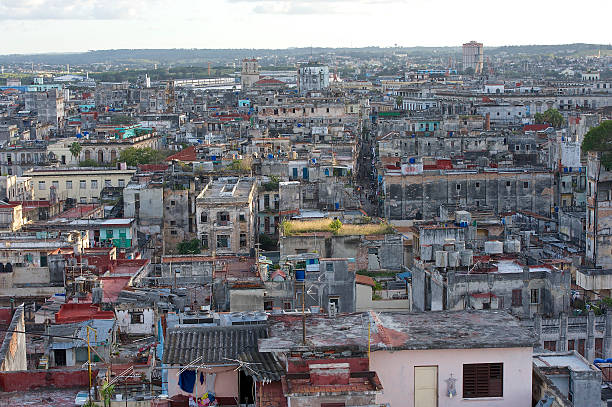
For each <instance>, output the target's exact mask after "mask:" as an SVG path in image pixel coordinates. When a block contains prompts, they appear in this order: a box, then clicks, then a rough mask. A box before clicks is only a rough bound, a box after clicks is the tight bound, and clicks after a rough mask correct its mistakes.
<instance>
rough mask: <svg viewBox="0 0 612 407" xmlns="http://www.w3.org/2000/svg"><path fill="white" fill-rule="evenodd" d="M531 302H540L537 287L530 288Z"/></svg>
mask: <svg viewBox="0 0 612 407" xmlns="http://www.w3.org/2000/svg"><path fill="white" fill-rule="evenodd" d="M530 302H531V304H539V303H540V290H539V289H537V288H533V289H532V290H531V301H530Z"/></svg>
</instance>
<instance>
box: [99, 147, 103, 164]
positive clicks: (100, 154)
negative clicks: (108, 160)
mask: <svg viewBox="0 0 612 407" xmlns="http://www.w3.org/2000/svg"><path fill="white" fill-rule="evenodd" d="M98 162H99V163H103V162H104V151H102V150H98Z"/></svg>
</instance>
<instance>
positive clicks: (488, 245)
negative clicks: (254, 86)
mask: <svg viewBox="0 0 612 407" xmlns="http://www.w3.org/2000/svg"><path fill="white" fill-rule="evenodd" d="M484 251H485V253H486V254H502V253H503V252H504V244H503V243H502V242H500V241H497V240H492V241H490V242H485V246H484Z"/></svg>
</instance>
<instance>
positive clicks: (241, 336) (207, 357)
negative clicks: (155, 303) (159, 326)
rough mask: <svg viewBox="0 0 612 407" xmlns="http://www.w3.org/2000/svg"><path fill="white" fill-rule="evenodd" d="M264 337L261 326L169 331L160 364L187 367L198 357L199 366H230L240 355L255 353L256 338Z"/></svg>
mask: <svg viewBox="0 0 612 407" xmlns="http://www.w3.org/2000/svg"><path fill="white" fill-rule="evenodd" d="M266 337H267V332H266V326H264V325H241V326H227V327H193V328H191V327H189V328H185V327H180V328H173V329H170V330H169V332H168V339H167V340H166V341H165V344H164V357H163V363H165V364H169V365H187V364H189V363H190V362H192V361H193V360H195V359H196V358H198V357H200V356H202V363H218V364H221V363H231V359H237V358H238V356H239V355H240V354H241V353H243V352H250V351H255V352H256V351H257V341H258V339H260V338H266ZM228 359H230V360H228Z"/></svg>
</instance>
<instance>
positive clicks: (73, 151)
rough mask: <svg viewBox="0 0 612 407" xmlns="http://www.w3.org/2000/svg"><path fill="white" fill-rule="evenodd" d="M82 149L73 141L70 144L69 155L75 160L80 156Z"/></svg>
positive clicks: (79, 144)
mask: <svg viewBox="0 0 612 407" xmlns="http://www.w3.org/2000/svg"><path fill="white" fill-rule="evenodd" d="M82 149H83V147H82V146H81V143H79V142H77V141H75V142H73V143H72V144H70V154H72V156H73V157H74V158H77V157H78V156H79V154H81V150H82Z"/></svg>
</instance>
